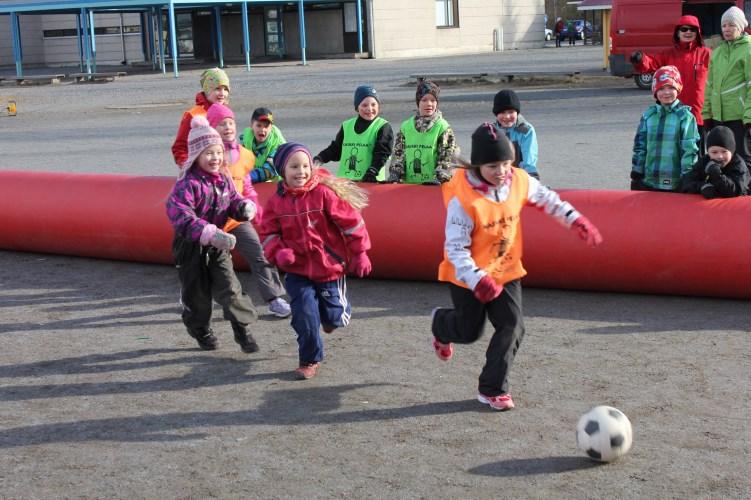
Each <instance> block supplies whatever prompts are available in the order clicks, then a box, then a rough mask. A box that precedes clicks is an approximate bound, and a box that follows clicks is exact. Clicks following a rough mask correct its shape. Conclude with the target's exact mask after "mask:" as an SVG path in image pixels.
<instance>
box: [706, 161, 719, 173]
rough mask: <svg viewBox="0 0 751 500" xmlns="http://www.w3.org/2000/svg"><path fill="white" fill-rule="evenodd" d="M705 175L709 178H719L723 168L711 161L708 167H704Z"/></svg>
mask: <svg viewBox="0 0 751 500" xmlns="http://www.w3.org/2000/svg"><path fill="white" fill-rule="evenodd" d="M704 173H705V174H707V175H708V176H710V177H712V176H719V175H721V174H722V167H720V164H719V163H717V162H716V161H714V160H710V161H708V162H707V165H706V166H705V167H704Z"/></svg>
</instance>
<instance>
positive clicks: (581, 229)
mask: <svg viewBox="0 0 751 500" xmlns="http://www.w3.org/2000/svg"><path fill="white" fill-rule="evenodd" d="M571 227H572V228H574V229H576V231H577V233H578V234H579V238H581V239H583V240H584V241H585V242H586V243H587V245H589V246H591V247H596V246H597V245H599V244H600V243H602V236H601V235H600V231H599V230H598V229H597V228H596V227H595V226H594V224H592V223H591V222H589V219H587V218H586V217H584V216H583V215H580V216H579V218H578V219H576V220H575V221H574V223H573V224H572V225H571Z"/></svg>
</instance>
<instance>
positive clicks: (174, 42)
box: [169, 0, 180, 78]
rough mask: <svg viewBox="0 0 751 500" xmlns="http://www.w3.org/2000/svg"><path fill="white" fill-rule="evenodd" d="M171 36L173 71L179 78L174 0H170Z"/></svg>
mask: <svg viewBox="0 0 751 500" xmlns="http://www.w3.org/2000/svg"><path fill="white" fill-rule="evenodd" d="M169 38H170V46H171V47H172V71H173V72H174V73H175V78H177V77H178V76H180V73H179V72H178V70H177V29H176V28H175V4H174V2H173V0H169Z"/></svg>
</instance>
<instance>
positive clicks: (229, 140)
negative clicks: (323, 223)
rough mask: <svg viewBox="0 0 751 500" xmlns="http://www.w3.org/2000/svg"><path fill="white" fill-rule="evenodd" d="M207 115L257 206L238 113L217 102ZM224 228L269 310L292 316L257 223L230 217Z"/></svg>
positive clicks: (239, 185) (240, 185) (239, 183)
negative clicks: (239, 135)
mask: <svg viewBox="0 0 751 500" xmlns="http://www.w3.org/2000/svg"><path fill="white" fill-rule="evenodd" d="M206 118H207V119H208V122H209V125H211V126H212V127H214V128H215V129H216V131H217V132H219V135H220V136H221V137H222V141H223V143H224V157H225V161H226V163H227V168H228V171H229V175H230V176H231V177H232V181H233V182H234V184H235V188H236V189H237V192H238V193H240V194H241V195H242V197H243V198H247V199H250V200H252V201H253V203H255V204H256V206H257V205H258V193H256V190H255V188H254V187H253V183H252V182H251V180H250V179H251V174H252V172H253V166H254V164H255V156H254V155H253V153H251V152H250V151H248V150H247V149H245V148H244V147H242V146H240V145H239V144H238V143H237V140H236V138H237V128H236V124H235V114H234V113H233V112H232V110H231V109H230V108H229V107H227V106H225V105H224V104H219V103H217V104H212V105H211V107H210V108H209V111H208V113H207V114H206ZM260 220H261V211H260V210H258V212H257V213H256V216H255V218H254V221H255V223H256V224H258V223H259V221H260ZM223 230H224V231H225V232H227V233H230V234H232V235H233V236H234V237H235V238H237V250H238V251H239V252H240V255H242V256H243V258H244V259H245V261H246V262H247V263H248V265H249V266H250V269H251V271H252V273H253V274H254V275H255V276H256V278H257V279H258V291H259V292H260V293H261V298H263V300H264V301H265V302H266V303H267V304H268V308H269V313H271V314H272V315H274V316H276V317H278V318H286V317H287V316H289V315H290V314H291V313H292V311H291V309H290V307H289V304H288V303H287V301H286V300H284V299H283V298H282V295H284V287H283V286H282V281H281V280H280V279H279V273H278V272H277V270H276V268H275V267H274V266H272V265H270V264H269V263H268V262H267V261H266V258H265V257H264V256H263V248H262V247H261V241H260V240H259V239H258V233H257V232H256V230H255V228H254V227H253V225H252V224H251V223H250V222H247V221H246V222H240V221H236V220H234V219H229V220H228V221H227V223H226V224H225V225H224V228H223Z"/></svg>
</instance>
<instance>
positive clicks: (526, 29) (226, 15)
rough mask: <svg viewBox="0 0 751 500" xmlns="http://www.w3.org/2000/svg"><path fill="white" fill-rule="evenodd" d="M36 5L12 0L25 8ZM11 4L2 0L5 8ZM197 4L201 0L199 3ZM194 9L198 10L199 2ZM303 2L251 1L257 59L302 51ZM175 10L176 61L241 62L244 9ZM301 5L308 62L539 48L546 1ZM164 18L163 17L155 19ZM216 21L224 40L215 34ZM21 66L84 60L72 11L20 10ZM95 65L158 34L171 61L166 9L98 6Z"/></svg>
mask: <svg viewBox="0 0 751 500" xmlns="http://www.w3.org/2000/svg"><path fill="white" fill-rule="evenodd" d="M30 2H35V3H39V0H13V3H14V4H16V5H18V4H24V3H30ZM3 3H6V4H7V3H8V2H5V1H0V7H2V4H3ZM197 4H199V5H200V0H199V2H197ZM194 5H195V4H194ZM298 5H299V4H298V2H279V3H269V2H253V0H249V1H248V2H247V8H248V28H249V29H248V30H249V36H250V56H251V58H268V57H289V58H298V57H300V55H301V53H302V48H301V46H302V44H301V37H300V33H301V30H300V22H299V21H300V17H299V10H298ZM178 7H179V8H177V9H176V11H175V12H176V19H175V20H176V33H177V36H176V38H177V48H178V49H177V52H178V57H179V60H199V61H200V60H205V61H217V60H218V56H219V52H218V50H217V44H218V40H219V39H221V48H222V57H223V61H224V62H225V63H227V62H236V61H242V60H244V58H245V54H244V49H243V24H242V12H241V7H242V4H239V3H222V4H206V5H200V6H198V7H195V6H191V7H190V8H182V7H181V6H178ZM360 8H361V10H360V12H361V20H362V26H361V27H360V31H359V33H358V26H357V4H356V2H355V1H344V2H330V1H329V2H325V1H324V2H321V3H317V2H311V1H306V2H305V3H304V23H305V41H306V44H305V45H306V47H305V51H306V54H307V56H308V57H331V56H345V55H350V56H351V55H353V54H356V53H358V52H359V47H360V42H359V40H360V39H361V40H362V42H361V43H362V53H363V54H361V55H362V56H365V57H373V58H400V57H416V56H436V55H448V54H460V53H478V52H490V51H494V50H513V49H521V48H534V47H542V46H543V44H544V27H545V10H544V9H545V1H544V0H409V1H407V2H405V1H404V0H360ZM160 15H161V19H159V17H160ZM217 15H218V19H219V23H220V26H221V37H218V36H217V29H216V26H217ZM18 21H19V24H20V27H21V29H20V33H21V47H22V52H23V64H24V66H66V65H75V64H78V63H79V61H80V60H81V57H82V56H81V54H80V50H81V49H80V47H79V36H78V30H77V26H78V23H79V19H78V16H77V15H76V14H74V13H70V12H68V13H53V10H52V9H50V10H49V11H35V12H30V13H27V12H19V15H18ZM93 21H94V22H93V25H94V32H95V48H96V62H97V63H98V64H108V65H110V64H135V63H144V62H149V61H150V60H151V59H153V58H154V54H158V51H156V50H154V49H153V47H156V46H157V44H158V37H159V36H160V33H161V37H162V40H163V41H164V42H165V43H164V47H165V54H164V57H165V59H171V57H172V56H171V54H170V53H169V51H170V43H168V42H169V40H168V38H169V31H168V29H167V26H168V23H167V14H166V10H162V11H161V14H160V13H159V11H158V10H156V9H152V8H144V9H142V10H141V11H138V10H137V9H128V10H126V9H123V10H121V11H117V8H112V7H109V8H108V10H107V11H100V10H94V14H93ZM13 64H14V57H13V48H12V38H11V30H10V16H9V15H0V66H9V65H13Z"/></svg>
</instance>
